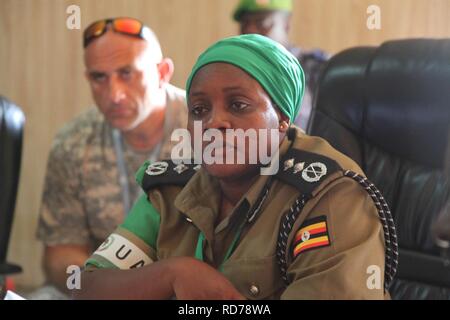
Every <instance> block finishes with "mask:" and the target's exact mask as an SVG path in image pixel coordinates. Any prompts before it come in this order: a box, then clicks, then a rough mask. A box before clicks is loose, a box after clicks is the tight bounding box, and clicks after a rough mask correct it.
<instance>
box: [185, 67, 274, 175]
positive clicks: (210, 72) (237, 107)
mask: <svg viewBox="0 0 450 320" xmlns="http://www.w3.org/2000/svg"><path fill="white" fill-rule="evenodd" d="M188 109H189V116H188V130H189V131H190V134H191V139H192V140H197V139H202V137H195V130H194V121H201V123H202V133H205V132H207V131H208V130H209V129H217V130H220V132H221V133H222V136H223V138H222V139H223V140H222V141H223V142H224V144H223V147H222V148H218V149H216V150H215V152H214V154H213V156H215V157H219V158H221V159H222V162H223V163H224V164H217V163H214V164H205V165H204V167H205V169H206V171H207V172H208V173H209V174H211V175H212V176H215V177H218V178H222V179H230V178H231V179H233V178H236V177H242V176H246V175H251V174H252V173H254V172H255V171H256V170H257V169H258V165H254V164H253V165H252V164H251V163H250V162H249V161H248V160H249V158H250V156H251V154H250V152H253V151H252V150H250V149H249V141H248V140H247V141H245V148H244V149H240V148H238V146H239V141H236V139H232V140H230V139H228V138H229V137H227V136H226V131H227V129H242V130H244V131H246V130H248V129H256V130H258V132H260V131H259V129H266V130H262V132H264V133H265V134H267V138H265V140H263V141H265V142H264V143H263V142H261V144H260V141H259V140H260V139H259V138H260V136H259V135H258V136H257V141H256V142H257V145H258V148H264V149H265V150H268V151H269V152H270V151H272V150H271V148H270V145H271V138H270V136H269V133H270V129H273V130H278V128H279V118H280V114H279V111H278V109H275V107H274V106H273V104H272V101H271V99H270V97H269V95H268V94H267V93H266V91H265V90H264V89H263V88H262V87H261V85H260V84H259V83H258V82H257V81H256V80H255V79H253V78H252V77H251V76H249V75H248V74H247V73H246V72H244V71H242V70H241V69H240V68H238V67H235V66H233V65H231V64H226V63H212V64H208V65H206V66H204V67H202V68H201V69H200V70H199V71H198V72H197V74H196V75H195V77H194V79H193V80H192V84H191V89H190V92H189V97H188ZM281 138H282V137H281ZM241 142H243V141H241ZM192 143H193V141H192ZM209 143H210V142H208V141H203V148H202V149H203V150H202V151H203V152H204V151H205V148H206V147H207V145H208V144H209ZM276 143H277V145H278V144H279V143H280V141H277V142H276ZM231 149H234V151H231ZM258 151H259V150H258ZM230 152H232V154H234V156H235V158H234V160H236V155H237V154H238V153H241V154H244V157H245V163H244V164H242V163H238V162H235V163H231V164H230V163H228V164H225V162H226V157H227V154H228V153H230Z"/></svg>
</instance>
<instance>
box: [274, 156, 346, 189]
mask: <svg viewBox="0 0 450 320" xmlns="http://www.w3.org/2000/svg"><path fill="white" fill-rule="evenodd" d="M339 170H342V169H341V167H340V166H339V164H338V163H337V162H336V161H334V160H332V159H330V158H327V157H325V156H323V155H320V154H316V153H311V152H306V151H303V150H298V149H294V148H290V149H289V150H288V151H287V152H286V154H285V155H283V157H282V158H281V159H280V168H279V170H278V174H277V175H276V177H277V178H278V179H279V180H281V181H283V182H285V183H287V184H289V185H291V186H293V187H295V188H297V189H298V190H299V191H300V192H301V193H303V194H307V195H310V194H312V193H313V191H314V190H315V189H316V188H317V187H319V185H320V184H321V183H322V182H323V181H324V180H325V179H326V178H327V177H328V176H330V175H331V174H333V173H335V172H337V171H339Z"/></svg>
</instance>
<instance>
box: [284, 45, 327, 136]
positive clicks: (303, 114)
mask: <svg viewBox="0 0 450 320" xmlns="http://www.w3.org/2000/svg"><path fill="white" fill-rule="evenodd" d="M288 49H289V51H290V52H291V53H292V54H293V55H294V56H295V57H297V59H298V61H299V62H300V64H301V65H302V68H303V71H304V72H305V78H306V88H305V89H306V90H305V95H304V96H303V101H302V105H301V108H300V113H299V115H298V117H297V119H296V120H295V124H296V125H298V126H299V127H300V128H302V129H303V130H304V131H306V129H307V126H308V123H309V118H310V116H311V109H312V104H313V102H314V101H313V98H314V94H315V91H316V89H317V85H318V84H319V77H320V73H321V71H322V69H323V67H324V65H325V63H326V62H327V60H328V58H329V56H328V54H326V53H325V52H323V51H321V50H318V49H316V50H312V51H303V50H302V49H300V48H298V47H290V48H288Z"/></svg>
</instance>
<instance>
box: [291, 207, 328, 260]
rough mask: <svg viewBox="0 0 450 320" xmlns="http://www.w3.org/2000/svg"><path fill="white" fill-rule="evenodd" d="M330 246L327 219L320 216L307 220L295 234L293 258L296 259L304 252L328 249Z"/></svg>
mask: <svg viewBox="0 0 450 320" xmlns="http://www.w3.org/2000/svg"><path fill="white" fill-rule="evenodd" d="M330 244H331V241H330V237H329V235H328V226H327V217H326V216H320V217H316V218H313V219H310V220H306V221H305V222H304V223H303V224H302V226H301V227H300V229H299V230H298V231H297V232H296V233H295V237H294V245H293V247H294V249H293V258H294V259H295V258H296V257H297V256H298V255H299V254H300V253H302V252H305V251H308V250H312V249H317V248H321V247H327V246H329V245H330Z"/></svg>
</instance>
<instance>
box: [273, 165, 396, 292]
mask: <svg viewBox="0 0 450 320" xmlns="http://www.w3.org/2000/svg"><path fill="white" fill-rule="evenodd" d="M344 176H346V177H349V178H351V179H353V180H355V181H356V182H358V183H359V184H360V185H361V186H363V188H364V189H365V190H366V191H367V193H368V194H369V195H370V197H371V198H372V200H373V202H374V203H375V206H376V208H377V211H378V214H379V216H380V220H381V223H382V226H383V232H384V238H385V242H386V262H385V264H386V266H385V282H384V289H385V291H387V290H388V289H389V287H390V285H391V283H392V280H393V278H394V276H395V273H396V272H397V265H398V243H397V234H396V231H395V225H394V220H393V219H392V215H391V211H390V210H389V206H388V205H387V203H386V200H385V199H384V197H383V196H382V195H381V192H380V191H379V190H378V189H377V188H376V187H375V185H374V184H373V183H371V182H370V181H369V180H368V179H367V178H365V177H363V176H361V175H359V174H357V173H355V172H353V171H350V170H347V171H345V172H344ZM308 200H309V197H308V196H307V195H305V194H302V195H300V196H299V197H298V198H297V199H296V200H295V201H294V204H293V205H292V206H291V207H290V209H289V211H288V213H287V214H286V215H285V216H284V217H283V219H282V221H281V223H280V232H279V234H278V241H277V258H278V265H279V266H280V271H281V276H282V278H283V281H284V283H285V285H286V286H287V285H289V283H290V281H289V279H288V278H287V268H288V266H287V261H286V253H287V242H288V237H289V234H290V233H291V231H292V228H293V226H294V223H295V221H296V220H297V218H298V216H299V214H300V212H301V211H302V210H303V208H304V206H305V204H306V202H307V201H308Z"/></svg>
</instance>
